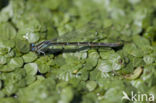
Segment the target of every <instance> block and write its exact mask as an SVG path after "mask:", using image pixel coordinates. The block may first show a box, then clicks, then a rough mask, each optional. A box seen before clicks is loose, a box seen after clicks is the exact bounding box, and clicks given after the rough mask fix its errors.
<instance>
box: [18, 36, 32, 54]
mask: <svg viewBox="0 0 156 103" xmlns="http://www.w3.org/2000/svg"><path fill="white" fill-rule="evenodd" d="M16 49H17V50H18V51H19V52H21V53H27V52H28V51H29V50H30V45H29V43H28V42H27V41H25V40H19V39H18V40H16Z"/></svg>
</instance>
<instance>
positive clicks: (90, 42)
mask: <svg viewBox="0 0 156 103" xmlns="http://www.w3.org/2000/svg"><path fill="white" fill-rule="evenodd" d="M85 29H86V28H83V29H81V30H78V31H74V32H70V33H67V34H65V36H62V37H61V38H57V39H53V40H45V41H42V42H40V43H38V44H31V50H32V51H34V52H37V53H39V54H41V53H42V54H45V51H46V50H47V48H48V47H50V46H89V47H111V48H114V47H120V46H122V43H121V42H116V43H104V42H99V41H98V42H97V41H95V40H98V38H97V37H98V32H95V30H93V29H92V27H91V28H89V29H87V30H85ZM93 35H94V36H93ZM100 35H102V34H100ZM73 36H74V37H73ZM77 37H78V39H75V38H77ZM73 38H74V39H73ZM77 40H79V41H78V42H77ZM86 41H87V42H86Z"/></svg>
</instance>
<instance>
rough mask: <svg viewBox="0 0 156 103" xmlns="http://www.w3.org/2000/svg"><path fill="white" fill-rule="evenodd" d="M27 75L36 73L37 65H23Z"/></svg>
mask: <svg viewBox="0 0 156 103" xmlns="http://www.w3.org/2000/svg"><path fill="white" fill-rule="evenodd" d="M24 69H25V70H26V73H27V75H32V76H33V75H36V73H37V70H38V65H37V64H36V63H28V64H25V65H24Z"/></svg>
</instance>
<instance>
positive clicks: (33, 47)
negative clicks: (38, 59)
mask: <svg viewBox="0 0 156 103" xmlns="http://www.w3.org/2000/svg"><path fill="white" fill-rule="evenodd" d="M35 48H36V46H35V44H33V43H32V44H30V50H31V51H35V50H36V49H35Z"/></svg>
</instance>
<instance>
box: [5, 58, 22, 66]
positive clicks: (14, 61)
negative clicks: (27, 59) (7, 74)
mask: <svg viewBox="0 0 156 103" xmlns="http://www.w3.org/2000/svg"><path fill="white" fill-rule="evenodd" d="M23 64H24V62H23V59H22V58H21V57H15V58H12V59H11V60H10V61H9V63H8V65H9V66H10V67H14V68H18V67H22V66H23Z"/></svg>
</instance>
